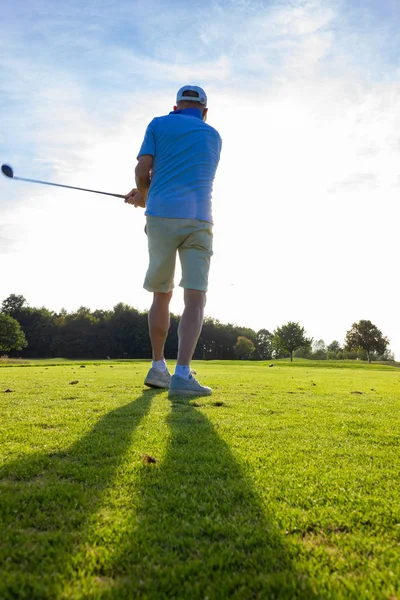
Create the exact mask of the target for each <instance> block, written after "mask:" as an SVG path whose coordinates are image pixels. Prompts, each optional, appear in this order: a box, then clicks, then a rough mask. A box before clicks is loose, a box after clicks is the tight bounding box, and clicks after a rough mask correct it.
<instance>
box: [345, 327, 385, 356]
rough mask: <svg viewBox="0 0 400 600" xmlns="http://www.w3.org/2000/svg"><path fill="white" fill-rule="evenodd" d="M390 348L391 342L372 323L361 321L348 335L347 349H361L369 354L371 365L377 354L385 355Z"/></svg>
mask: <svg viewBox="0 0 400 600" xmlns="http://www.w3.org/2000/svg"><path fill="white" fill-rule="evenodd" d="M388 346H389V340H388V339H387V338H386V337H384V336H383V334H382V332H381V331H380V330H379V329H378V328H377V327H376V325H373V324H372V323H371V321H366V320H361V321H359V322H358V323H353V325H352V326H351V329H349V331H348V332H347V333H346V340H345V349H346V350H357V349H358V348H361V349H362V350H364V351H365V352H366V353H367V359H368V362H369V363H370V362H371V360H372V357H373V356H374V354H375V353H376V354H381V355H382V354H384V352H385V351H386V349H387V347H388Z"/></svg>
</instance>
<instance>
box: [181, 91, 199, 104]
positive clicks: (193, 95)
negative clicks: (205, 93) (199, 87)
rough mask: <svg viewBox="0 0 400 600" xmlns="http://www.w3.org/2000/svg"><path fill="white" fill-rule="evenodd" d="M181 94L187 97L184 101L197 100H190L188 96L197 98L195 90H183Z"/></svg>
mask: <svg viewBox="0 0 400 600" xmlns="http://www.w3.org/2000/svg"><path fill="white" fill-rule="evenodd" d="M182 96H185V98H187V100H185V102H197V100H194V101H193V100H190V98H198V97H199V94H198V92H195V91H194V90H185V91H184V92H183V94H182Z"/></svg>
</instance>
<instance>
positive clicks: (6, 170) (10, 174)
mask: <svg viewBox="0 0 400 600" xmlns="http://www.w3.org/2000/svg"><path fill="white" fill-rule="evenodd" d="M1 172H2V173H3V175H4V177H7V178H8V179H17V180H18V181H28V182H29V183H42V184H43V185H54V186H55V187H62V188H68V189H70V190H80V191H81V192H93V193H94V194H104V195H105V196H115V197H116V198H125V196H123V195H122V194H111V193H110V192H99V191H98V190H88V189H86V188H80V187H73V186H72V185H62V184H61V183H49V182H48V181H38V180H37V179H25V177H15V175H14V171H13V170H12V168H11V167H10V165H1Z"/></svg>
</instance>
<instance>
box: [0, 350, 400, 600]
mask: <svg viewBox="0 0 400 600" xmlns="http://www.w3.org/2000/svg"><path fill="white" fill-rule="evenodd" d="M58 362H60V361H58ZM274 365H275V366H274V367H273V368H268V363H266V364H264V363H258V364H257V363H245V362H242V363H240V362H235V363H229V362H219V363H217V362H214V363H213V362H210V363H200V362H199V363H195V364H194V368H196V370H197V371H198V374H199V379H200V381H201V382H203V383H205V384H210V385H211V386H212V387H213V388H214V395H213V396H211V397H209V398H205V399H198V400H197V401H191V402H190V403H188V402H183V401H179V402H178V401H174V402H171V401H169V400H168V397H167V392H166V391H161V392H157V391H154V390H146V389H145V388H144V387H143V379H144V376H145V374H146V371H147V368H148V363H147V362H143V361H138V362H126V361H124V362H113V361H104V362H68V361H64V362H63V363H61V364H59V365H57V361H50V362H37V363H36V364H34V365H30V364H29V363H28V364H22V365H11V366H7V364H3V365H2V366H1V367H0V441H1V444H0V518H1V523H0V598H1V599H2V600H8V599H9V598H10V599H11V598H12V599H15V598H27V599H29V600H34V599H39V598H40V599H45V598H48V599H60V600H61V599H78V598H104V599H111V598H113V599H118V600H119V599H124V598H141V599H148V600H153V599H154V600H156V599H157V600H162V599H164V598H174V599H189V600H196V599H199V600H200V599H201V600H205V599H206V598H208V600H214V599H225V598H234V599H239V598H240V599H246V600H247V599H252V598H260V599H263V600H264V599H266V600H270V599H274V598H276V599H292V598H304V599H310V600H312V599H316V598H321V599H324V600H325V599H330V598H354V599H357V600H362V599H367V598H368V599H381V598H382V599H388V600H389V599H391V600H396V599H399V598H400V435H399V423H400V370H399V369H398V368H395V367H384V366H379V365H372V366H369V365H364V364H347V365H346V364H343V365H338V364H325V365H324V364H323V363H322V362H321V363H318V365H315V364H311V363H309V362H307V361H300V362H295V363H293V364H289V363H287V362H274ZM28 366H29V368H26V367H28ZM72 382H77V383H72ZM6 390H12V391H10V392H6ZM146 456H147V457H151V459H154V460H155V462H152V461H150V459H149V458H147V459H146Z"/></svg>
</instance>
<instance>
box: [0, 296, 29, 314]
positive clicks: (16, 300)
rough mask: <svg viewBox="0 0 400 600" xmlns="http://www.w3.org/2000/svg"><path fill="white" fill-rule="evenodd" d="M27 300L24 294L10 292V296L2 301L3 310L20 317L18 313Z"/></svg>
mask: <svg viewBox="0 0 400 600" xmlns="http://www.w3.org/2000/svg"><path fill="white" fill-rule="evenodd" d="M26 303H27V302H26V300H25V298H24V297H23V296H22V295H17V294H10V295H9V296H8V298H6V299H5V300H3V302H2V303H1V312H2V313H4V314H5V315H9V316H10V317H13V318H14V319H18V315H19V314H20V312H21V310H22V309H23V308H24V306H25V305H26Z"/></svg>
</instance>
